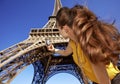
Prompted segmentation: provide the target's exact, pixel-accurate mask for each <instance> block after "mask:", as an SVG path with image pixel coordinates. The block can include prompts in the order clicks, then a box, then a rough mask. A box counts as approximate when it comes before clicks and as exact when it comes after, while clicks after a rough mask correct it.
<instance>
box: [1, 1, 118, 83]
mask: <svg viewBox="0 0 120 84" xmlns="http://www.w3.org/2000/svg"><path fill="white" fill-rule="evenodd" d="M84 1H87V3H86V4H87V6H88V8H89V9H91V10H92V11H93V12H94V13H95V14H96V15H97V16H98V17H99V18H100V19H102V20H105V21H109V22H112V21H113V20H116V23H115V25H116V26H117V27H118V28H120V11H119V10H120V5H119V4H120V0H61V2H62V5H63V6H68V7H72V6H74V5H75V4H78V3H79V4H83V3H84ZM53 7H54V0H0V51H1V50H3V49H5V48H8V47H10V46H12V45H14V44H16V43H18V42H21V41H23V40H25V39H27V38H28V35H29V32H30V29H31V28H42V27H43V26H44V25H45V24H46V23H47V21H48V17H49V16H51V15H52V12H53ZM32 77H33V67H32V66H28V68H27V69H25V70H24V71H23V72H21V74H19V75H18V76H17V77H16V78H15V79H14V80H13V82H12V83H11V84H31V81H32ZM47 84H79V82H78V80H76V78H75V77H73V76H72V75H70V74H65V73H62V74H57V75H55V76H53V77H52V78H51V79H50V80H49V81H48V82H47Z"/></svg>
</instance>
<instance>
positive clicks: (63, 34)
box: [58, 26, 69, 39]
mask: <svg viewBox="0 0 120 84" xmlns="http://www.w3.org/2000/svg"><path fill="white" fill-rule="evenodd" d="M58 29H59V33H60V34H61V35H62V36H63V37H64V38H65V39H67V38H69V35H68V33H67V31H66V26H63V27H62V28H61V27H58Z"/></svg>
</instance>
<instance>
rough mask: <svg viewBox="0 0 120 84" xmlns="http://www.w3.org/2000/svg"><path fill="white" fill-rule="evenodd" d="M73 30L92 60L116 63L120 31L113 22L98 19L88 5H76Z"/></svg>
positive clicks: (72, 13) (72, 14) (94, 61)
mask: <svg viewBox="0 0 120 84" xmlns="http://www.w3.org/2000/svg"><path fill="white" fill-rule="evenodd" d="M71 17H74V19H73V18H72V20H73V24H72V25H73V26H72V28H73V31H74V33H75V34H76V36H77V38H78V42H79V44H80V45H81V48H82V50H83V52H84V53H85V54H86V56H87V57H88V58H89V59H90V61H91V62H93V63H97V62H98V61H103V62H105V63H109V62H110V61H112V62H113V63H116V61H117V60H118V57H119V53H115V52H116V51H119V50H120V44H119V40H120V33H119V32H118V30H117V28H116V27H115V26H114V25H113V24H109V23H106V22H103V21H100V20H98V18H97V17H96V15H95V14H94V13H93V12H92V11H90V10H89V9H88V8H87V7H84V6H81V5H75V6H74V7H73V8H71Z"/></svg>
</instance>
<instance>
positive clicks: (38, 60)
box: [0, 0, 83, 84]
mask: <svg viewBox="0 0 120 84" xmlns="http://www.w3.org/2000/svg"><path fill="white" fill-rule="evenodd" d="M60 7H62V5H61V1H60V0H55V4H54V10H53V14H52V16H50V17H49V20H48V22H47V23H46V25H45V26H44V27H43V28H33V29H31V31H30V34H29V37H28V38H27V39H26V40H24V41H22V42H19V43H17V44H15V45H13V46H11V47H9V48H7V49H5V50H2V51H0V84H10V82H11V81H12V80H13V79H14V78H15V77H16V76H17V75H18V74H19V73H20V72H21V71H23V70H24V69H25V68H26V67H27V66H29V65H30V64H32V65H33V67H34V77H33V81H32V84H45V83H46V81H47V80H48V79H49V78H50V77H52V76H53V75H55V74H57V73H60V72H66V73H70V74H72V75H74V76H75V77H76V78H77V79H78V80H80V83H81V84H83V81H82V79H81V73H80V72H81V71H80V69H79V68H78V67H77V66H76V65H75V63H74V61H73V59H72V56H71V55H70V56H67V57H62V56H56V55H54V54H53V53H51V52H49V51H48V50H47V49H46V39H47V40H50V41H51V43H52V44H53V45H54V46H55V47H59V48H61V49H65V47H66V46H67V43H68V39H64V38H63V37H62V36H61V35H60V34H59V32H58V29H57V28H56V18H55V15H56V13H57V11H58V10H59V8H60Z"/></svg>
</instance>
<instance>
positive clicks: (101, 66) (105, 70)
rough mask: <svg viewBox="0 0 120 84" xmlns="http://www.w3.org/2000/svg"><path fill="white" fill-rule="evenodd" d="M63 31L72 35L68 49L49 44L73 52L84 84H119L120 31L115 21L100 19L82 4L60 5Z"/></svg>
mask: <svg viewBox="0 0 120 84" xmlns="http://www.w3.org/2000/svg"><path fill="white" fill-rule="evenodd" d="M56 20H57V26H58V28H59V31H60V34H61V35H62V36H63V37H65V38H69V39H70V41H69V43H68V46H67V48H66V50H59V49H55V48H54V46H53V45H50V46H48V50H49V51H55V53H59V54H61V55H63V56H68V55H69V54H71V53H73V59H74V61H75V63H76V64H77V65H78V66H79V67H80V68H81V70H82V73H83V79H84V82H85V84H88V83H87V79H90V80H91V81H93V82H95V83H98V84H120V74H119V73H120V71H119V69H118V68H117V66H116V65H117V61H118V58H119V53H117V52H118V51H119V50H120V44H119V42H120V41H119V40H120V34H119V32H118V30H117V29H116V28H115V26H113V24H108V23H105V22H103V21H100V20H98V19H97V17H96V15H95V14H94V13H93V12H92V11H90V10H89V9H88V8H86V7H84V6H82V5H75V6H74V7H73V8H71V9H69V8H67V7H63V8H61V9H60V10H59V11H58V13H57V16H56Z"/></svg>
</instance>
